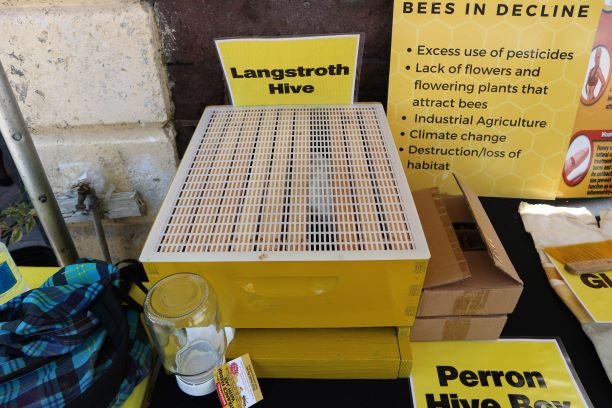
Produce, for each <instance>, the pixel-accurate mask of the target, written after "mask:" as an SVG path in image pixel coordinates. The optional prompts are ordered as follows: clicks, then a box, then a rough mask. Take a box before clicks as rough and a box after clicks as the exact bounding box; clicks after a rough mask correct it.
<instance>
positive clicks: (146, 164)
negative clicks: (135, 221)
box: [32, 127, 176, 217]
mask: <svg viewBox="0 0 612 408" xmlns="http://www.w3.org/2000/svg"><path fill="white" fill-rule="evenodd" d="M32 137H33V138H34V142H35V144H36V149H37V150H38V155H39V156H40V159H41V161H42V163H43V166H44V168H45V171H46V173H47V177H48V178H49V181H50V183H51V187H52V188H53V190H54V191H58V192H60V191H64V190H66V189H67V187H69V186H68V184H69V183H70V177H72V172H70V173H69V172H67V171H65V170H63V169H64V167H66V166H67V165H75V166H77V168H78V167H79V166H80V163H84V164H91V165H93V166H95V168H98V169H100V170H101V172H102V175H103V176H104V177H105V178H106V179H107V180H108V181H109V182H110V183H112V184H113V185H114V186H115V189H116V190H117V191H138V192H139V193H140V195H141V196H142V198H143V200H144V201H145V203H146V205H147V209H148V214H149V215H148V217H154V216H155V214H156V213H157V210H158V209H159V206H160V205H161V202H162V201H163V199H164V196H165V194H166V191H167V190H168V187H169V186H170V183H171V181H172V178H173V177H174V172H175V169H176V159H175V152H174V147H173V145H172V144H171V143H169V142H168V135H167V134H166V133H165V131H164V130H163V129H160V128H155V127H142V128H138V127H136V128H109V127H102V128H85V127H84V128H80V129H79V134H78V137H75V134H74V133H73V132H72V130H69V131H66V130H63V129H56V130H51V129H47V130H45V131H44V132H41V131H36V132H34V133H33V135H32Z"/></svg>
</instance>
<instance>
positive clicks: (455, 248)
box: [412, 180, 523, 341]
mask: <svg viewBox="0 0 612 408" xmlns="http://www.w3.org/2000/svg"><path fill="white" fill-rule="evenodd" d="M457 182H458V183H459V186H460V188H461V190H462V191H463V196H448V195H442V194H439V193H438V190H437V189H435V188H434V189H427V190H420V191H416V192H414V193H413V196H414V200H415V204H416V207H417V210H418V212H419V216H420V218H421V224H422V225H423V229H424V231H425V236H426V239H427V241H428V243H429V248H430V252H431V260H430V262H429V265H428V268H427V274H426V277H425V282H424V285H423V293H422V294H421V300H420V304H419V309H418V311H417V319H416V321H415V324H414V327H413V329H412V339H413V340H417V339H419V340H420V341H424V340H467V339H469V340H477V339H478V340H484V339H495V338H498V337H499V334H500V333H501V330H502V329H503V326H504V324H505V322H506V316H505V315H507V314H508V313H511V312H512V311H513V310H514V308H515V306H516V303H517V302H518V299H519V297H520V295H521V292H522V290H523V282H522V281H521V279H520V278H519V276H518V274H517V273H516V270H515V269H514V266H513V265H512V262H511V261H510V258H509V257H508V254H507V253H506V251H505V250H504V247H503V245H502V243H501V241H500V240H499V237H498V236H497V234H496V233H495V230H494V228H493V225H492V224H491V221H490V220H489V218H488V217H487V214H486V212H485V210H484V208H483V207H482V205H481V204H480V201H479V200H478V197H477V196H476V194H475V193H474V192H473V191H472V190H470V189H469V187H467V186H466V185H465V184H464V183H462V182H461V181H459V180H457ZM417 341H418V340H417Z"/></svg>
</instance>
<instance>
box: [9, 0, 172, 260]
mask: <svg viewBox="0 0 612 408" xmlns="http://www.w3.org/2000/svg"><path fill="white" fill-rule="evenodd" d="M0 33H2V35H0V60H1V61H2V63H3V65H4V67H5V69H6V71H7V73H8V77H9V81H10V82H11V85H12V86H13V89H14V91H15V93H16V95H17V99H18V103H19V106H20V108H21V109H22V112H23V114H24V116H25V119H26V121H27V122H28V126H29V127H30V128H31V131H32V136H33V139H34V142H35V144H36V148H37V150H38V153H39V156H40V158H41V161H42V163H43V166H44V167H45V171H46V173H47V177H48V179H49V181H50V183H51V186H52V188H53V189H54V190H55V192H62V191H64V190H65V189H66V188H68V184H69V181H70V180H69V177H70V176H69V175H68V174H67V171H66V169H65V167H64V166H66V165H67V166H71V165H72V166H76V167H78V166H80V165H81V164H83V166H87V165H92V166H94V167H96V168H99V169H100V171H101V173H102V175H103V176H104V177H105V178H106V179H107V180H108V181H109V182H110V183H112V184H113V185H114V187H115V188H116V190H117V191H137V192H138V193H139V194H140V195H141V196H142V198H143V200H144V201H145V203H146V207H147V215H146V216H144V217H136V218H129V219H122V220H121V221H115V222H108V223H105V224H106V225H108V227H107V228H106V233H107V234H106V235H107V238H108V241H109V246H110V247H111V253H112V255H113V258H114V259H115V260H118V259H121V258H126V257H132V258H137V257H138V256H139V253H140V250H141V247H142V245H143V243H144V240H145V239H146V236H147V232H148V229H149V228H150V224H151V223H152V220H153V218H154V217H155V215H156V213H157V210H158V209H159V206H160V205H161V202H162V201H163V198H164V196H165V193H166V191H167V189H168V187H169V185H170V183H171V181H172V178H173V176H174V172H175V169H176V164H177V163H176V162H177V158H176V149H175V144H174V138H175V133H174V129H173V127H172V126H171V124H168V122H169V120H170V119H171V117H172V104H171V101H170V97H169V85H168V79H167V72H166V66H165V64H164V63H163V61H162V59H163V58H162V54H161V42H160V40H159V33H158V30H157V26H156V20H155V18H154V15H153V11H152V8H151V7H150V5H149V4H147V3H146V2H140V1H138V0H53V1H52V0H40V1H35V0H0ZM73 168H74V167H73ZM70 229H71V233H72V234H73V236H74V238H75V241H76V244H77V248H78V249H79V252H80V254H81V255H82V256H93V257H101V253H100V251H99V245H98V243H97V238H96V237H95V234H94V233H93V228H92V227H91V226H90V225H88V224H77V225H71V226H70Z"/></svg>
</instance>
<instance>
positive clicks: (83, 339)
mask: <svg viewBox="0 0 612 408" xmlns="http://www.w3.org/2000/svg"><path fill="white" fill-rule="evenodd" d="M118 289H119V270H118V269H117V267H115V266H114V265H111V264H107V263H105V262H100V261H93V260H88V259H87V260H79V261H78V262H77V263H76V264H73V265H69V266H67V267H65V268H62V269H61V270H59V271H58V272H57V273H55V274H54V275H53V276H52V277H50V278H49V279H48V280H47V281H46V282H45V283H44V284H43V285H41V287H39V288H36V289H33V290H30V291H28V292H26V293H24V294H22V295H21V296H18V297H16V298H14V299H12V300H10V301H8V302H7V303H5V304H3V305H0V406H2V407H65V406H83V407H84V406H86V407H87V408H93V407H109V406H110V407H116V406H119V405H121V404H122V403H123V402H124V401H125V400H126V399H127V397H128V396H129V395H130V393H131V392H132V390H133V388H134V387H135V386H136V385H137V384H138V383H139V382H140V381H141V380H142V379H143V378H144V377H146V375H147V374H148V373H149V371H150V368H151V361H152V352H151V349H150V347H149V345H148V342H147V339H146V336H145V334H144V331H143V329H142V326H141V324H140V320H139V312H138V311H137V310H131V309H127V308H124V307H122V306H121V302H120V300H119V296H118V295H117V293H116V292H117V291H118Z"/></svg>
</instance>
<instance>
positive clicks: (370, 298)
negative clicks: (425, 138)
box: [141, 104, 429, 328]
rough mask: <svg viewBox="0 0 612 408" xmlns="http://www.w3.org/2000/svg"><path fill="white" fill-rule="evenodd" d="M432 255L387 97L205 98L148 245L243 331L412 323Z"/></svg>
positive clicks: (153, 271) (165, 268)
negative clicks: (228, 102) (225, 101)
mask: <svg viewBox="0 0 612 408" xmlns="http://www.w3.org/2000/svg"><path fill="white" fill-rule="evenodd" d="M428 259H429V250H428V248H427V242H426V240H425V237H424V235H423V231H422V228H421V225H420V222H419V218H418V215H417V212H416V209H415V207H414V203H413V201H412V196H411V194H410V189H409V187H408V183H407V182H406V179H405V177H404V173H403V171H402V168H401V163H400V160H399V156H398V154H397V151H396V148H395V145H394V142H393V137H392V136H391V133H390V131H389V127H388V124H387V121H386V117H385V113H384V111H383V109H382V106H381V105H380V104H356V105H341V106H272V107H270V106H266V107H231V106H219V107H209V108H207V109H206V110H205V112H204V115H203V117H202V119H201V121H200V123H199V125H198V127H197V129H196V131H195V133H194V135H193V137H192V140H191V143H190V145H189V148H188V149H187V151H186V153H185V156H184V158H183V160H182V162H181V165H180V167H179V169H178V172H177V174H176V177H175V179H174V181H173V183H172V185H171V187H170V190H169V192H168V194H167V196H166V198H165V200H164V203H163V205H162V207H161V209H160V211H159V214H158V216H157V219H156V220H155V223H154V226H153V228H152V230H151V232H150V234H149V237H148V239H147V242H146V244H145V247H144V249H143V252H142V255H141V261H142V262H143V263H144V264H145V268H146V270H147V274H148V275H149V278H150V279H151V280H153V281H156V280H158V279H160V278H161V277H163V276H166V275H168V274H172V273H176V272H193V273H198V274H201V275H202V276H204V277H205V278H206V279H207V280H208V281H209V282H210V284H211V285H212V286H213V287H214V289H215V291H216V292H217V295H218V299H219V303H220V308H221V315H222V319H223V321H224V324H227V325H231V326H233V327H238V328H295V327H300V328H307V327H311V328H326V327H377V326H378V327H382V326H409V325H411V324H412V322H413V321H414V315H415V313H416V308H417V306H418V300H419V295H420V292H421V288H422V284H423V279H424V273H425V270H426V267H427V261H428Z"/></svg>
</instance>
